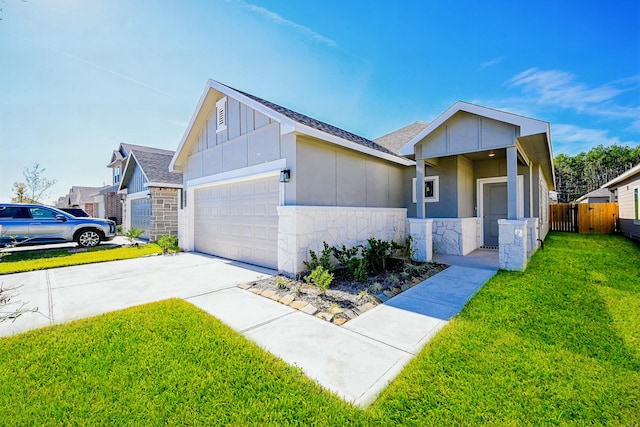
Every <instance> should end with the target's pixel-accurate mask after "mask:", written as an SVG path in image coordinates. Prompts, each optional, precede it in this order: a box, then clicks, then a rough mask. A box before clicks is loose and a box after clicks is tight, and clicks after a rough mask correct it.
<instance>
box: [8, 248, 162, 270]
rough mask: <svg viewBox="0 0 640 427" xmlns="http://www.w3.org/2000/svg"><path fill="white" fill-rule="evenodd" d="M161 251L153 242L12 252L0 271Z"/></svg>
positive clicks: (71, 263) (41, 267) (46, 266)
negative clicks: (128, 245) (140, 244)
mask: <svg viewBox="0 0 640 427" xmlns="http://www.w3.org/2000/svg"><path fill="white" fill-rule="evenodd" d="M161 253H162V249H161V248H160V247H159V246H158V245H156V244H154V243H149V244H146V245H142V246H134V247H119V248H109V247H107V248H105V247H95V248H89V249H79V248H73V249H53V250H51V249H50V250H45V251H27V252H12V253H11V254H10V255H8V256H5V257H3V258H2V259H0V274H9V273H20V272H25V271H35V270H44V269H47V268H56V267H68V266H71V265H81V264H93V263H96V262H106V261H117V260H123V259H131V258H139V257H142V256H148V255H157V254H161Z"/></svg>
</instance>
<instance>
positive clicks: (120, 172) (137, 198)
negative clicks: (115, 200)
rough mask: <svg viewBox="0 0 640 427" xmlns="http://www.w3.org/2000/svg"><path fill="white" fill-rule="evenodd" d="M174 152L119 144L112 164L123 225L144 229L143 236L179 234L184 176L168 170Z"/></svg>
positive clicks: (150, 237) (152, 237)
mask: <svg viewBox="0 0 640 427" xmlns="http://www.w3.org/2000/svg"><path fill="white" fill-rule="evenodd" d="M173 154H174V152H173V151H170V150H162V149H158V148H153V147H144V146H140V145H133V144H120V147H119V148H118V150H116V151H114V154H113V156H112V161H111V163H110V164H109V167H111V168H113V170H114V172H113V174H114V182H117V183H118V193H119V194H120V195H121V196H122V206H123V213H122V218H123V219H122V225H123V229H124V231H127V230H129V229H131V228H134V227H135V228H138V229H142V230H144V234H143V235H142V236H141V237H142V238H144V239H148V240H150V241H155V240H158V239H159V238H160V236H162V235H165V234H168V235H174V236H175V235H177V234H178V204H179V203H180V194H181V189H182V175H181V174H179V173H178V174H176V173H171V172H169V163H170V162H171V159H172V157H173Z"/></svg>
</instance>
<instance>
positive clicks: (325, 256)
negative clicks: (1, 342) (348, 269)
mask: <svg viewBox="0 0 640 427" xmlns="http://www.w3.org/2000/svg"><path fill="white" fill-rule="evenodd" d="M322 245H323V249H322V252H320V256H318V255H317V254H316V253H315V251H313V250H311V249H309V261H303V263H304V265H305V267H307V269H308V270H315V269H316V268H317V267H322V268H324V269H325V270H327V271H333V270H334V269H335V266H334V265H333V264H331V254H332V252H333V248H332V247H331V246H329V244H328V243H327V242H322Z"/></svg>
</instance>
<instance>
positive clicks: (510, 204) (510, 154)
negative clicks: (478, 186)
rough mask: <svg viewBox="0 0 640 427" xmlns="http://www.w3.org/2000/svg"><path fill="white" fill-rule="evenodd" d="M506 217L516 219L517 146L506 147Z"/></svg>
mask: <svg viewBox="0 0 640 427" xmlns="http://www.w3.org/2000/svg"><path fill="white" fill-rule="evenodd" d="M507 219H518V148H517V147H515V146H514V147H509V148H507Z"/></svg>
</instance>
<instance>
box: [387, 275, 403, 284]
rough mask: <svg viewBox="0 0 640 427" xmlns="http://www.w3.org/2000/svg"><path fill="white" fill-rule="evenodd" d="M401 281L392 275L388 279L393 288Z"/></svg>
mask: <svg viewBox="0 0 640 427" xmlns="http://www.w3.org/2000/svg"><path fill="white" fill-rule="evenodd" d="M399 281H400V279H399V278H398V276H396V275H395V274H390V275H389V277H387V282H389V284H390V285H391V286H395V285H396V284H397V283H398V282H399Z"/></svg>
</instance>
